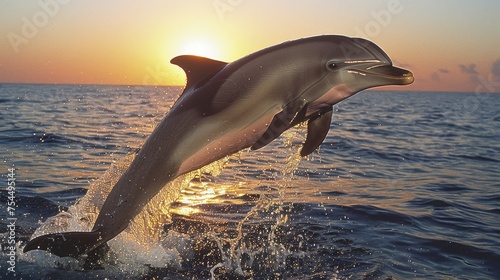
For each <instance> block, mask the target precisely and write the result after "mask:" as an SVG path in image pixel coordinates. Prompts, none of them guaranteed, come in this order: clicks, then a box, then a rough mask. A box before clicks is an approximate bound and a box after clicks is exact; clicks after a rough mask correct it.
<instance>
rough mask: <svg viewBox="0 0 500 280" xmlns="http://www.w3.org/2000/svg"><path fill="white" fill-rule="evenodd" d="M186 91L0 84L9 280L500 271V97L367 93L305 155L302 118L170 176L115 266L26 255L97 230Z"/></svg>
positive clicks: (126, 236)
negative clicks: (253, 147)
mask: <svg viewBox="0 0 500 280" xmlns="http://www.w3.org/2000/svg"><path fill="white" fill-rule="evenodd" d="M181 91H182V89H181V88H176V87H140V86H137V87H128V86H75V85H7V84H6V85H0V108H1V110H0V123H1V126H0V157H1V159H2V163H1V167H2V168H1V169H0V174H1V175H2V183H1V184H0V232H1V233H2V252H1V254H0V279H64V278H65V279H67V278H69V277H71V278H72V279H210V278H212V279H500V180H499V179H500V173H499V170H500V94H474V93H434V92H394V91H391V92H389V91H366V92H361V93H359V94H357V95H355V96H353V97H351V98H349V99H348V100H346V101H344V102H341V103H339V104H337V105H336V106H335V107H334V116H333V121H332V125H331V129H330V132H329V134H328V136H327V138H326V140H325V142H324V143H323V145H322V146H321V148H320V150H319V152H315V153H313V154H312V155H311V156H309V157H307V158H303V159H301V158H300V157H298V156H297V152H298V150H299V148H300V144H301V142H302V141H303V140H304V135H305V129H304V127H302V126H299V127H297V128H294V129H292V130H290V131H288V132H287V133H285V134H284V135H282V137H280V138H278V139H277V140H275V141H274V142H273V143H271V144H270V145H268V146H267V147H264V148H263V149H261V150H258V151H247V150H245V151H242V152H241V153H238V154H236V155H232V156H230V157H228V158H226V159H223V160H221V161H219V162H217V163H216V164H213V165H211V166H209V167H207V168H205V169H204V170H201V171H199V172H193V173H191V174H188V175H186V176H184V177H183V178H180V179H179V180H177V181H176V182H175V183H172V184H169V185H168V186H167V187H166V188H165V189H164V191H162V192H161V193H160V194H159V195H158V197H155V199H154V201H153V202H152V203H150V205H148V207H147V209H145V211H144V213H141V215H140V217H138V218H137V219H135V220H134V221H133V223H132V225H131V226H130V227H129V229H127V230H126V231H125V232H124V233H123V234H120V235H119V236H118V237H116V238H115V239H114V240H112V241H111V242H109V243H110V244H109V245H110V248H111V253H110V254H109V255H108V257H107V258H106V261H105V264H104V267H103V269H100V270H83V269H82V261H81V260H74V259H71V258H58V257H55V256H52V255H50V254H48V253H46V252H43V251H32V252H29V253H27V254H24V253H22V248H23V247H24V245H25V244H26V242H27V241H28V240H29V239H30V238H31V236H32V235H39V234H43V233H45V232H55V231H66V230H76V229H80V230H85V229H87V230H88V229H89V228H90V227H91V226H92V222H93V219H95V216H96V215H97V213H98V210H99V205H101V204H102V200H103V198H104V197H105V195H106V192H107V191H109V187H110V186H112V182H113V181H114V180H116V179H117V178H118V177H119V175H120V173H121V172H123V170H124V168H126V166H127V164H128V162H130V161H131V159H132V158H133V156H134V152H135V151H136V149H137V148H139V147H140V146H141V144H142V143H143V141H144V140H145V138H146V137H147V136H148V135H149V133H150V132H151V131H152V130H153V129H154V127H155V125H156V124H157V123H158V122H159V121H160V120H161V119H162V117H163V116H164V114H165V113H166V112H167V111H168V110H169V108H170V106H171V105H172V104H173V102H174V101H175V99H176V98H177V96H178V95H179V94H180V92H181ZM9 168H15V172H14V173H15V175H11V177H14V178H15V182H16V184H15V190H14V192H12V189H11V192H10V193H9V191H8V178H9V173H10V172H9ZM10 201H14V202H15V204H16V206H15V207H14V209H11V208H8V206H9V202H10ZM11 225H15V230H12V229H13V228H12V226H11ZM10 242H15V246H14V247H11V244H10ZM12 252H14V253H12ZM12 254H15V258H14V263H9V260H11V257H12V256H11V255H12ZM12 265H15V266H14V268H12ZM9 268H11V270H15V274H14V273H13V272H12V271H9V270H8V269H9Z"/></svg>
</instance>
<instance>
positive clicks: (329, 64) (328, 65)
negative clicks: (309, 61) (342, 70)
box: [326, 61, 338, 71]
mask: <svg viewBox="0 0 500 280" xmlns="http://www.w3.org/2000/svg"><path fill="white" fill-rule="evenodd" d="M337 68H338V64H337V63H336V62H335V61H328V62H327V63H326V69H328V70H330V71H334V70H337Z"/></svg>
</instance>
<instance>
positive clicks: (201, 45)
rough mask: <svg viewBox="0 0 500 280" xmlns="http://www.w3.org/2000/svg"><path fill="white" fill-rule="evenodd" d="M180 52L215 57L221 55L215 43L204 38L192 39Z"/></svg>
mask: <svg viewBox="0 0 500 280" xmlns="http://www.w3.org/2000/svg"><path fill="white" fill-rule="evenodd" d="M179 54H189V55H198V56H204V57H208V58H214V59H217V58H218V57H219V56H220V52H219V50H218V49H217V47H216V46H215V44H214V43H213V42H211V41H209V40H208V39H204V38H193V39H190V40H189V41H187V42H186V43H184V44H183V45H182V46H181V49H180V51H179Z"/></svg>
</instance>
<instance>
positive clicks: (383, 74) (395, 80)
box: [362, 64, 415, 85]
mask: <svg viewBox="0 0 500 280" xmlns="http://www.w3.org/2000/svg"><path fill="white" fill-rule="evenodd" d="M362 72H363V74H365V75H369V76H372V77H374V78H377V79H379V80H381V81H384V82H386V83H387V84H391V85H409V84H411V83H413V81H414V80H415V78H414V77H413V74H412V73H411V72H410V71H408V70H406V69H402V68H398V67H395V66H392V65H387V64H386V65H379V66H374V67H370V68H368V69H366V70H364V71H362Z"/></svg>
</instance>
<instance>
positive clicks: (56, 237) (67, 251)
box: [23, 231, 102, 257]
mask: <svg viewBox="0 0 500 280" xmlns="http://www.w3.org/2000/svg"><path fill="white" fill-rule="evenodd" d="M101 243H102V238H101V234H100V232H98V231H93V232H64V233H54V234H47V235H42V236H38V237H37V238H35V239H33V240H31V241H30V242H28V244H26V246H25V247H24V249H23V252H25V253H26V252H28V251H31V250H45V251H47V252H50V253H52V254H54V255H56V256H59V257H78V256H81V255H83V254H87V253H89V252H90V251H92V250H94V249H96V248H97V247H99V246H100V245H102V244H101Z"/></svg>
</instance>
